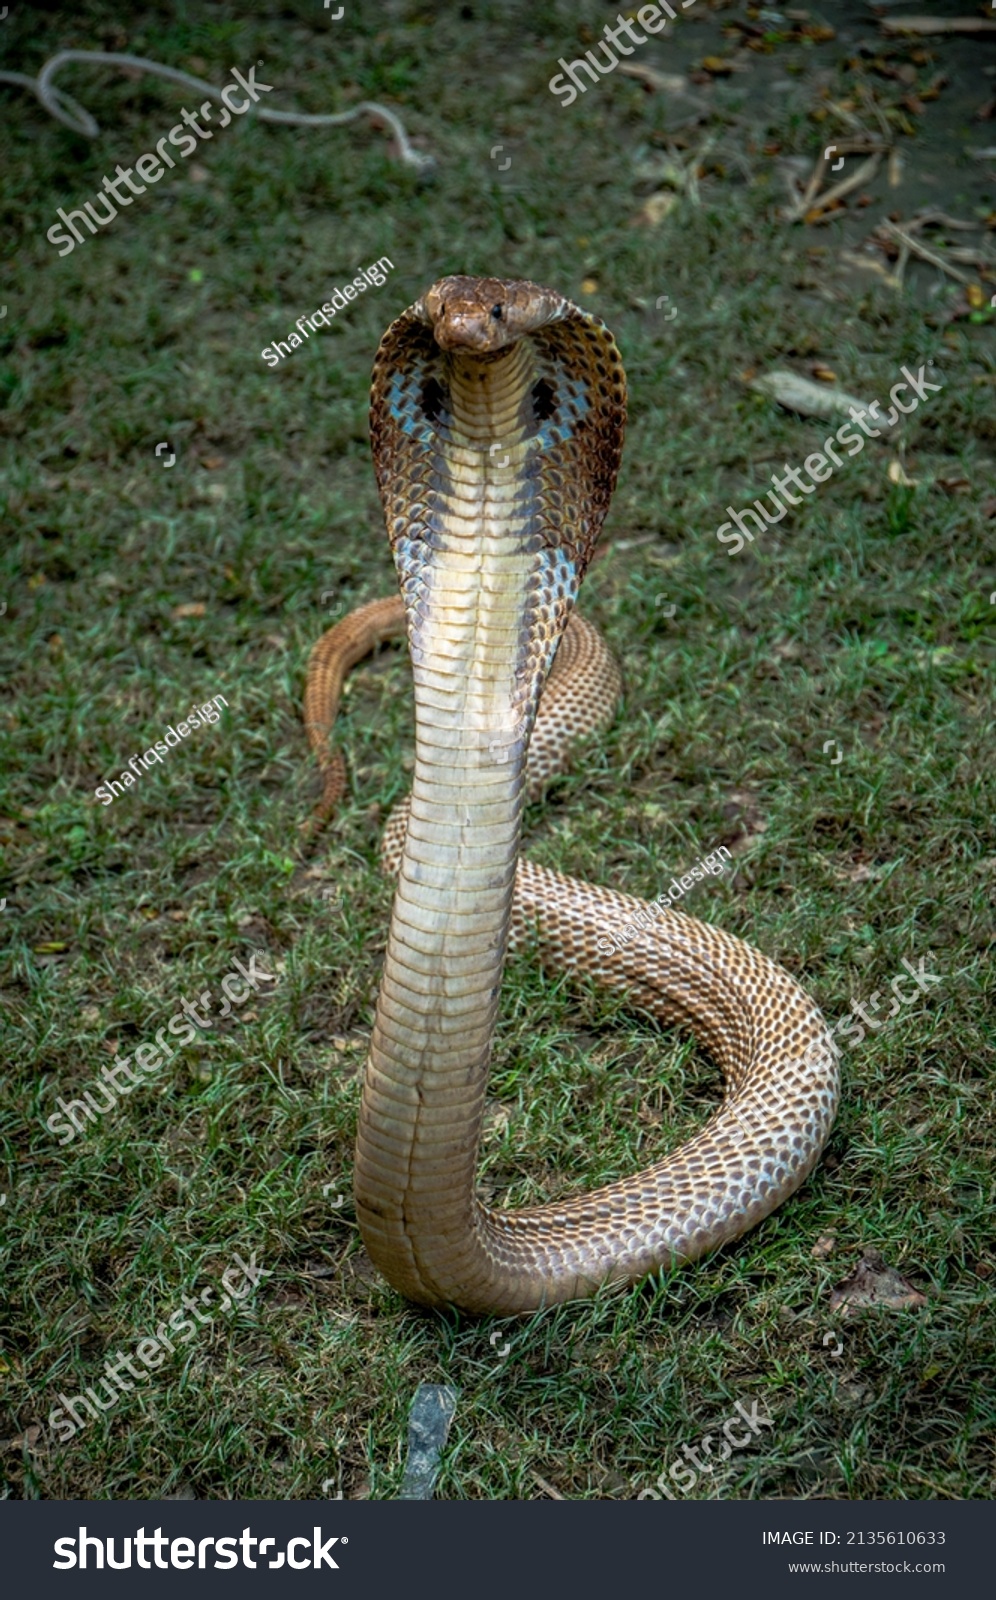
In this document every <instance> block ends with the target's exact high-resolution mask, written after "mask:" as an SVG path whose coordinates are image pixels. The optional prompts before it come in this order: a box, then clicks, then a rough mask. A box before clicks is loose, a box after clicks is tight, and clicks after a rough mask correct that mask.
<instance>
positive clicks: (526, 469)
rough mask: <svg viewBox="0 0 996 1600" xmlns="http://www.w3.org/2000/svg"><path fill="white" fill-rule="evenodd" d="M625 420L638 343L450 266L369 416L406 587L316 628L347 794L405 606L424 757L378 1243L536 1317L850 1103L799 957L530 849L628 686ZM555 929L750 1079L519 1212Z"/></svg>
mask: <svg viewBox="0 0 996 1600" xmlns="http://www.w3.org/2000/svg"><path fill="white" fill-rule="evenodd" d="M624 423H625V379H624V375H623V370H622V364H621V361H620V358H619V354H618V351H617V350H616V347H615V343H614V341H613V339H612V336H611V335H610V334H609V332H608V330H607V329H606V328H605V326H604V325H603V324H602V323H601V322H599V321H598V320H597V319H596V318H594V317H592V316H589V315H587V314H586V313H584V312H583V311H581V310H579V309H578V307H577V306H574V305H572V304H571V303H570V302H569V301H567V300H565V299H563V297H562V296H560V295H558V294H556V293H554V292H553V291H551V290H548V289H542V288H540V287H539V286H538V285H536V284H532V283H527V282H505V281H502V280H499V279H490V278H483V279H482V278H461V277H453V278H444V279H442V280H441V281H440V282H439V283H437V284H435V285H434V287H433V288H432V289H430V290H429V292H428V293H427V294H426V295H425V296H424V297H423V298H422V299H421V300H419V301H418V302H417V303H416V304H415V305H413V306H412V307H410V308H409V310H408V311H406V312H405V313H404V314H403V315H402V316H401V317H399V318H398V320H397V321H396V322H394V323H393V324H392V325H391V327H390V328H389V329H388V331H387V333H386V334H385V335H384V338H383V340H382V342H381V345H380V349H379V351H378V354H377V359H376V363H375V366H374V373H373V385H372V392H371V436H372V441H373V454H374V463H375V467H376V473H377V480H378V486H379V489H380V493H381V498H382V500H383V503H384V511H385V517H386V522H387V531H388V535H389V537H390V540H391V547H392V550H393V553H394V560H395V564H396V567H397V570H398V575H399V578H400V586H401V598H400V600H397V599H396V600H387V601H375V602H373V604H372V605H369V606H366V607H364V608H362V609H361V610H360V611H358V612H356V613H354V614H353V615H352V616H351V617H348V618H346V619H345V621H343V622H341V623H339V624H338V626H337V627H335V628H333V629H331V630H330V631H329V632H328V633H327V634H326V635H325V636H324V637H323V639H322V640H320V641H319V644H318V645H317V646H316V647H315V650H314V652H313V654H312V660H311V663H310V665H309V679H308V689H307V693H306V701H305V720H306V724H307V727H308V733H309V738H310V739H311V742H312V744H313V746H314V748H315V749H316V750H317V751H318V752H319V759H320V761H321V763H322V765H323V767H324V768H325V770H326V778H327V790H326V805H325V809H326V810H328V809H329V806H330V805H331V802H332V800H333V799H334V798H335V797H336V795H337V794H338V793H339V792H340V790H341V788H342V781H343V780H342V768H341V764H340V761H339V758H337V757H332V756H330V755H329V754H328V751H327V735H328V732H329V730H330V728H331V725H332V722H333V720H334V717H335V711H336V706H337V702H338V696H339V691H340V689H341V685H342V681H343V677H344V675H345V672H346V671H347V670H348V667H349V666H350V665H351V664H352V663H353V662H354V661H355V660H357V659H359V657H360V656H361V655H362V654H364V653H365V651H366V650H368V649H369V648H370V647H371V646H372V645H373V644H374V643H375V642H376V641H377V640H379V639H380V638H383V637H386V636H387V635H388V634H391V633H395V632H397V631H399V630H400V627H401V625H402V623H403V622H404V624H406V626H407V633H408V643H409V648H410V652H411V659H412V667H413V671H414V679H415V708H416V712H415V714H416V755H415V774H414V780H413V784H412V792H411V796H410V797H409V801H408V802H406V804H405V806H404V808H403V809H402V810H401V811H400V813H399V814H396V816H395V817H394V818H393V819H392V822H391V824H390V825H389V828H388V834H387V838H386V845H385V860H386V863H387V865H388V866H389V867H391V868H392V869H396V870H397V890H396V893H395V898H394V907H393V911H392V915H391V926H390V934H389V939H388V947H387V954H386V957H385V963H384V974H383V979H382V982H381V988H380V993H379V996H378V1001H377V1011H376V1019H375V1022H374V1029H373V1036H372V1040H371V1045H370V1054H369V1058H368V1061H367V1066H366V1074H365V1080H364V1085H363V1096H362V1102H361V1107H360V1116H359V1128H358V1135H357V1144H356V1161H355V1172H354V1193H355V1200H356V1213H357V1218H358V1220H359V1225H360V1230H361V1233H362V1236H363V1240H364V1243H365V1245H366V1247H367V1250H368V1251H369V1254H370V1256H371V1257H372V1258H373V1261H374V1262H375V1263H376V1265H377V1266H378V1267H379V1269H380V1270H381V1272H383V1274H384V1276H385V1277H386V1278H387V1279H388V1280H389V1281H390V1282H391V1283H392V1284H393V1285H394V1286H395V1287H396V1288H397V1289H399V1290H400V1291H401V1292H402V1293H403V1294H405V1295H407V1296H408V1297H409V1298H410V1299H412V1300H414V1301H418V1302H420V1303H421V1304H423V1305H427V1306H446V1305H455V1306H460V1307H462V1308H464V1309H465V1310H468V1311H471V1312H491V1313H496V1314H500V1315H512V1314H516V1313H523V1312H529V1311H532V1310H534V1309H536V1308H537V1307H540V1306H544V1305H551V1304H553V1303H554V1302H557V1301H563V1300H569V1299H574V1298H577V1297H580V1296H584V1295H590V1294H592V1293H594V1291H595V1290H596V1289H597V1288H598V1286H599V1285H600V1284H604V1283H606V1282H608V1281H611V1280H616V1281H619V1280H622V1281H634V1280H636V1279H638V1278H640V1277H642V1276H644V1275H645V1274H647V1273H649V1272H652V1271H653V1270H654V1269H656V1268H659V1267H661V1266H667V1265H670V1264H672V1263H674V1262H676V1261H682V1260H685V1261H690V1260H693V1259H695V1258H696V1257H698V1256H701V1255H703V1254H704V1253H705V1252H706V1251H708V1250H711V1249H713V1248H714V1247H715V1246H717V1245H719V1244H722V1243H724V1242H725V1241H728V1240H731V1239H735V1238H737V1237H738V1236H739V1235H740V1234H742V1233H744V1232H745V1231H746V1230H747V1229H748V1228H750V1227H752V1226H754V1224H755V1223H757V1222H759V1221H760V1220H761V1219H762V1218H763V1217H765V1216H767V1215H768V1214H769V1213H770V1212H771V1211H773V1210H774V1209H775V1207H776V1206H778V1205H779V1204H780V1203H781V1202H782V1201H783V1200H784V1199H785V1198H786V1197H787V1196H788V1195H790V1194H791V1193H793V1191H794V1190H795V1189H797V1188H798V1186H799V1185H800V1184H801V1183H802V1182H803V1180H804V1179H805V1178H806V1176H807V1175H808V1173H809V1172H810V1171H811V1170H812V1168H813V1166H814V1165H815V1163H816V1161H817V1159H818V1157H819V1154H820V1151H821V1150H822V1148H823V1146H824V1144H825V1142H826V1139H827V1137H828V1135H829V1132H830V1128H831V1125H832V1123H833V1118H834V1115H835V1112H836V1107H837V1101H838V1095H839V1082H838V1074H837V1068H836V1064H835V1058H834V1056H833V1054H832V1053H831V1051H830V1050H829V1048H828V1047H827V1038H828V1034H827V1029H826V1025H825V1023H824V1022H823V1019H822V1017H821V1016H820V1013H819V1012H818V1010H817V1009H816V1007H815V1006H814V1004H813V1003H812V1001H810V1000H809V999H808V998H807V996H806V995H805V994H804V993H803V992H802V991H801V989H799V988H798V987H797V985H796V984H795V983H794V982H793V980H792V979H791V978H789V977H788V975H787V974H786V973H785V972H784V971H782V969H781V968H779V967H777V966H775V965H774V963H773V962H771V961H769V960H768V959H767V958H766V957H765V956H763V955H761V954H760V953H759V952H758V951H756V950H754V949H752V948H751V947H750V946H749V945H747V944H745V943H743V942H742V941H741V940H740V939H736V938H733V937H732V936H731V935H729V934H726V933H723V932H721V931H720V930H719V929H717V928H713V927H710V926H708V925H706V924H705V923H702V922H699V921H697V920H695V919H694V918H692V917H689V916H686V915H684V914H683V913H682V912H680V911H674V910H671V911H666V912H661V913H660V915H659V916H657V918H656V920H654V919H652V918H651V917H650V916H649V913H647V912H646V907H645V904H644V902H643V901H641V900H638V899H635V898H634V897H633V896H631V895H625V894H619V893H616V892H615V891H613V890H610V889H603V888H597V887H594V886H592V885H590V884H586V883H580V882H578V881H577V880H575V879H572V878H567V877H564V876H561V875H560V874H558V873H554V872H549V871H545V870H544V869H543V868H541V867H538V866H535V865H533V864H531V863H530V862H528V861H525V860H520V859H519V834H520V825H521V817H522V810H523V805H524V803H525V800H526V799H527V798H528V797H529V796H530V795H531V793H533V792H536V790H538V788H539V787H541V785H542V783H543V781H544V779H545V778H546V777H548V776H549V775H550V773H551V772H552V771H554V770H557V769H558V768H559V767H561V766H562V765H563V764H564V760H565V758H566V750H567V745H568V744H569V742H570V739H571V738H572V737H575V736H576V735H577V734H578V733H580V732H584V731H586V730H590V729H592V728H597V727H598V726H600V725H602V724H604V722H605V721H606V720H607V719H608V717H609V716H610V715H611V712H612V709H613V706H614V703H615V700H616V698H617V694H618V689H619V678H618V672H617V669H616V668H615V665H614V663H613V661H612V658H611V656H610V655H609V654H608V651H607V650H606V648H605V646H604V645H603V644H602V642H601V640H600V638H599V636H598V635H597V634H596V632H595V630H594V629H593V628H591V627H590V625H589V624H585V623H582V622H581V619H580V618H578V617H577V615H576V614H575V613H574V612H573V610H572V608H573V605H574V601H575V598H576V595H577V591H578V587H579V585H580V583H581V579H582V577H583V576H584V572H585V569H586V567H587V565H588V562H589V560H590V558H591V555H592V552H593V549H594V546H595V542H596V540H597V538H598V535H599V533H600V531H601V526H602V521H603V519H604V516H605V513H606V510H607V508H608V504H609V499H610V496H611V493H612V490H613V488H614V485H615V478H616V473H617V470H618V466H619V459H620V454H621V449H622V436H623V428H624ZM558 645H561V649H560V651H559V653H558ZM555 656H556V661H555V664H554V658H555ZM551 667H552V671H551ZM544 684H546V689H545V690H544ZM541 694H542V696H543V699H542V707H541V708H540V713H539V717H538V719H537V708H538V707H540V697H541ZM534 724H535V732H534ZM655 909H659V908H655ZM641 914H642V915H641ZM634 921H635V922H637V923H645V924H647V926H644V927H643V928H642V929H641V930H640V931H639V932H637V934H636V935H635V936H634V937H633V938H631V939H630V940H629V942H628V943H626V944H625V946H624V947H623V948H622V949H620V950H614V951H613V954H612V955H611V956H610V957H604V956H601V955H599V954H598V953H597V946H598V943H599V940H600V939H601V940H602V942H603V945H604V942H605V939H604V934H605V929H606V927H612V926H618V927H622V926H624V925H625V924H629V923H633V922H634ZM529 935H532V936H534V937H538V939H539V942H540V947H541V950H542V953H543V958H544V960H545V961H546V962H548V963H549V964H550V966H552V967H553V968H554V969H555V970H558V971H563V970H565V969H573V970H575V971H580V972H585V973H590V974H592V975H593V976H595V977H596V978H597V979H598V981H599V982H601V983H605V984H607V985H609V986H610V987H612V988H615V989H621V990H624V991H625V992H626V993H627V994H628V995H629V996H630V997H631V999H632V1000H633V1001H634V1002H635V1003H636V1004H638V1005H639V1006H640V1007H642V1008H643V1009H645V1010H647V1011H648V1012H650V1013H652V1014H653V1015H654V1016H656V1017H658V1018H660V1019H661V1021H664V1022H677V1023H681V1024H684V1025H690V1026H691V1028H692V1030H693V1031H694V1033H695V1034H696V1036H697V1037H698V1038H699V1040H700V1041H701V1042H702V1043H703V1044H704V1045H705V1046H706V1047H707V1049H708V1050H709V1051H710V1053H711V1054H712V1055H713V1056H714V1058H715V1059H716V1061H717V1062H718V1063H719V1065H720V1067H721V1069H722V1071H723V1074H724V1077H725V1079H726V1084H727V1097H726V1100H725V1102H724V1104H723V1106H722V1107H721V1108H720V1109H719V1110H718V1111H717V1112H716V1113H715V1115H714V1116H713V1117H712V1118H711V1119H710V1121H709V1122H708V1123H707V1124H706V1126H705V1127H704V1128H703V1129H702V1130H701V1131H700V1132H699V1133H698V1134H696V1135H695V1136H694V1137H693V1138H692V1139H690V1140H688V1142H687V1143H685V1144H684V1145H682V1146H681V1147H680V1148H679V1149H677V1150H675V1151H674V1152H672V1154H670V1155H669V1156H667V1157H666V1158H665V1159H664V1160H662V1161H660V1162H658V1163H657V1164H656V1165H655V1166H652V1167H648V1168H647V1169H646V1170H645V1171H643V1172H640V1173H637V1174H636V1175H635V1176H633V1177H628V1178H623V1179H621V1180H620V1181H619V1182H616V1183H612V1184H608V1185H606V1186H605V1187H604V1188H600V1189H597V1190H595V1191H593V1192H592V1193H590V1194H582V1195H579V1196H578V1197H576V1198H574V1199H569V1200H564V1201H559V1202H558V1203H556V1204H554V1205H543V1206H537V1207H533V1208H530V1209H529V1210H524V1211H517V1212H516V1211H502V1210H493V1209H490V1208H488V1207H487V1206H485V1205H483V1204H482V1203H481V1202H480V1201H479V1200H478V1199H477V1198H476V1195H475V1192H474V1177H475V1169H476V1163H477V1151H478V1142H479V1136H480V1128H481V1120H482V1117H483V1113H484V1098H485V1091H486V1088H487V1082H488V1066H489V1056H490V1050H491V1041H492V1037H493V1035H494V1030H495V1024H496V1016H497V1006H498V994H499V988H500V984H501V976H502V968H503V964H504V960H505V953H506V949H507V948H508V946H509V943H510V941H515V940H517V939H520V938H523V937H526V936H529Z"/></svg>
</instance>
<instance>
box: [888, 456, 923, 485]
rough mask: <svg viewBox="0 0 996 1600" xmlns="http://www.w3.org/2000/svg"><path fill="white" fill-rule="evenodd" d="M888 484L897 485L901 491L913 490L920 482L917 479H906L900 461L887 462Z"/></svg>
mask: <svg viewBox="0 0 996 1600" xmlns="http://www.w3.org/2000/svg"><path fill="white" fill-rule="evenodd" d="M888 476H889V482H890V483H898V484H899V485H900V486H901V487H902V488H903V489H915V488H916V486H917V484H918V483H919V482H920V479H919V478H908V477H907V476H906V472H905V470H904V468H903V464H902V462H901V461H890V462H889V473H888Z"/></svg>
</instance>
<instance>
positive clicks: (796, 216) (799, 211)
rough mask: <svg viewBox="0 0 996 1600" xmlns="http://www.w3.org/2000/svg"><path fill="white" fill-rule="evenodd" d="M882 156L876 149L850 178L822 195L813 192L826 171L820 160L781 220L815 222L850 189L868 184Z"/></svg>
mask: <svg viewBox="0 0 996 1600" xmlns="http://www.w3.org/2000/svg"><path fill="white" fill-rule="evenodd" d="M882 154H883V149H882V147H879V148H877V149H876V150H874V151H873V152H872V154H871V155H870V156H869V157H868V160H867V161H863V162H862V163H861V165H860V167H858V168H857V170H856V171H855V172H852V173H851V175H850V177H848V178H841V180H840V182H839V183H835V184H834V186H833V188H832V189H827V190H826V192H825V193H824V194H816V192H815V190H816V188H818V186H819V180H820V178H821V177H822V175H823V173H824V172H825V171H826V163H825V161H824V160H823V159H822V158H821V160H820V161H819V163H818V164H817V167H816V170H815V172H814V173H813V176H812V177H811V178H810V180H809V183H808V184H807V185H806V192H805V194H803V195H801V196H800V197H799V199H798V201H797V203H796V204H795V206H794V207H792V208H790V209H789V211H783V212H782V218H783V220H784V221H785V222H798V221H799V220H800V218H801V219H803V220H804V221H806V222H809V221H815V220H816V219H817V218H818V217H819V215H820V212H821V211H826V209H827V207H828V206H832V205H835V204H836V202H837V201H838V200H842V199H843V198H844V195H845V194H850V193H851V190H852V189H858V188H860V186H861V185H862V184H863V183H868V182H869V181H870V180H871V179H872V178H873V177H874V176H875V173H876V172H877V171H878V169H879V166H880V164H881V161H882ZM814 186H815V187H814Z"/></svg>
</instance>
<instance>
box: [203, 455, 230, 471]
mask: <svg viewBox="0 0 996 1600" xmlns="http://www.w3.org/2000/svg"><path fill="white" fill-rule="evenodd" d="M224 465H225V458H224V456H201V466H202V467H206V468H207V470H208V472H217V470H218V468H219V467H223V466H224Z"/></svg>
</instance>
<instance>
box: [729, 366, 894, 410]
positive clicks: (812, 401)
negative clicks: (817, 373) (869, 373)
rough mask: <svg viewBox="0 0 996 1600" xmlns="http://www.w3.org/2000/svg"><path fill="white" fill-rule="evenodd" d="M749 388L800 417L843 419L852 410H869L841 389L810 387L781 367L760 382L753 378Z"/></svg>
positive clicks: (761, 378)
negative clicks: (838, 415)
mask: <svg viewBox="0 0 996 1600" xmlns="http://www.w3.org/2000/svg"><path fill="white" fill-rule="evenodd" d="M748 387H749V388H751V389H756V390H757V391H758V393H759V394H763V395H767V397H768V398H769V399H770V400H777V402H778V404H779V405H781V406H784V407H785V409H786V410H787V411H797V412H798V413H799V414H800V416H803V417H832V416H835V415H836V414H837V413H842V414H843V415H845V416H846V415H847V414H848V413H849V412H850V409H851V407H852V406H856V407H857V408H858V409H859V410H862V411H868V410H869V406H868V402H867V401H866V400H859V399H858V398H857V397H856V396H855V395H853V394H847V393H846V391H845V390H843V389H827V388H824V387H821V386H820V385H819V384H816V383H811V382H810V380H809V379H808V378H801V377H800V376H799V374H798V373H797V372H791V371H789V370H788V369H787V368H782V367H779V368H777V369H776V370H775V371H773V372H765V373H762V375H761V376H760V377H759V378H752V379H751V380H750V383H749V385H748Z"/></svg>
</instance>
